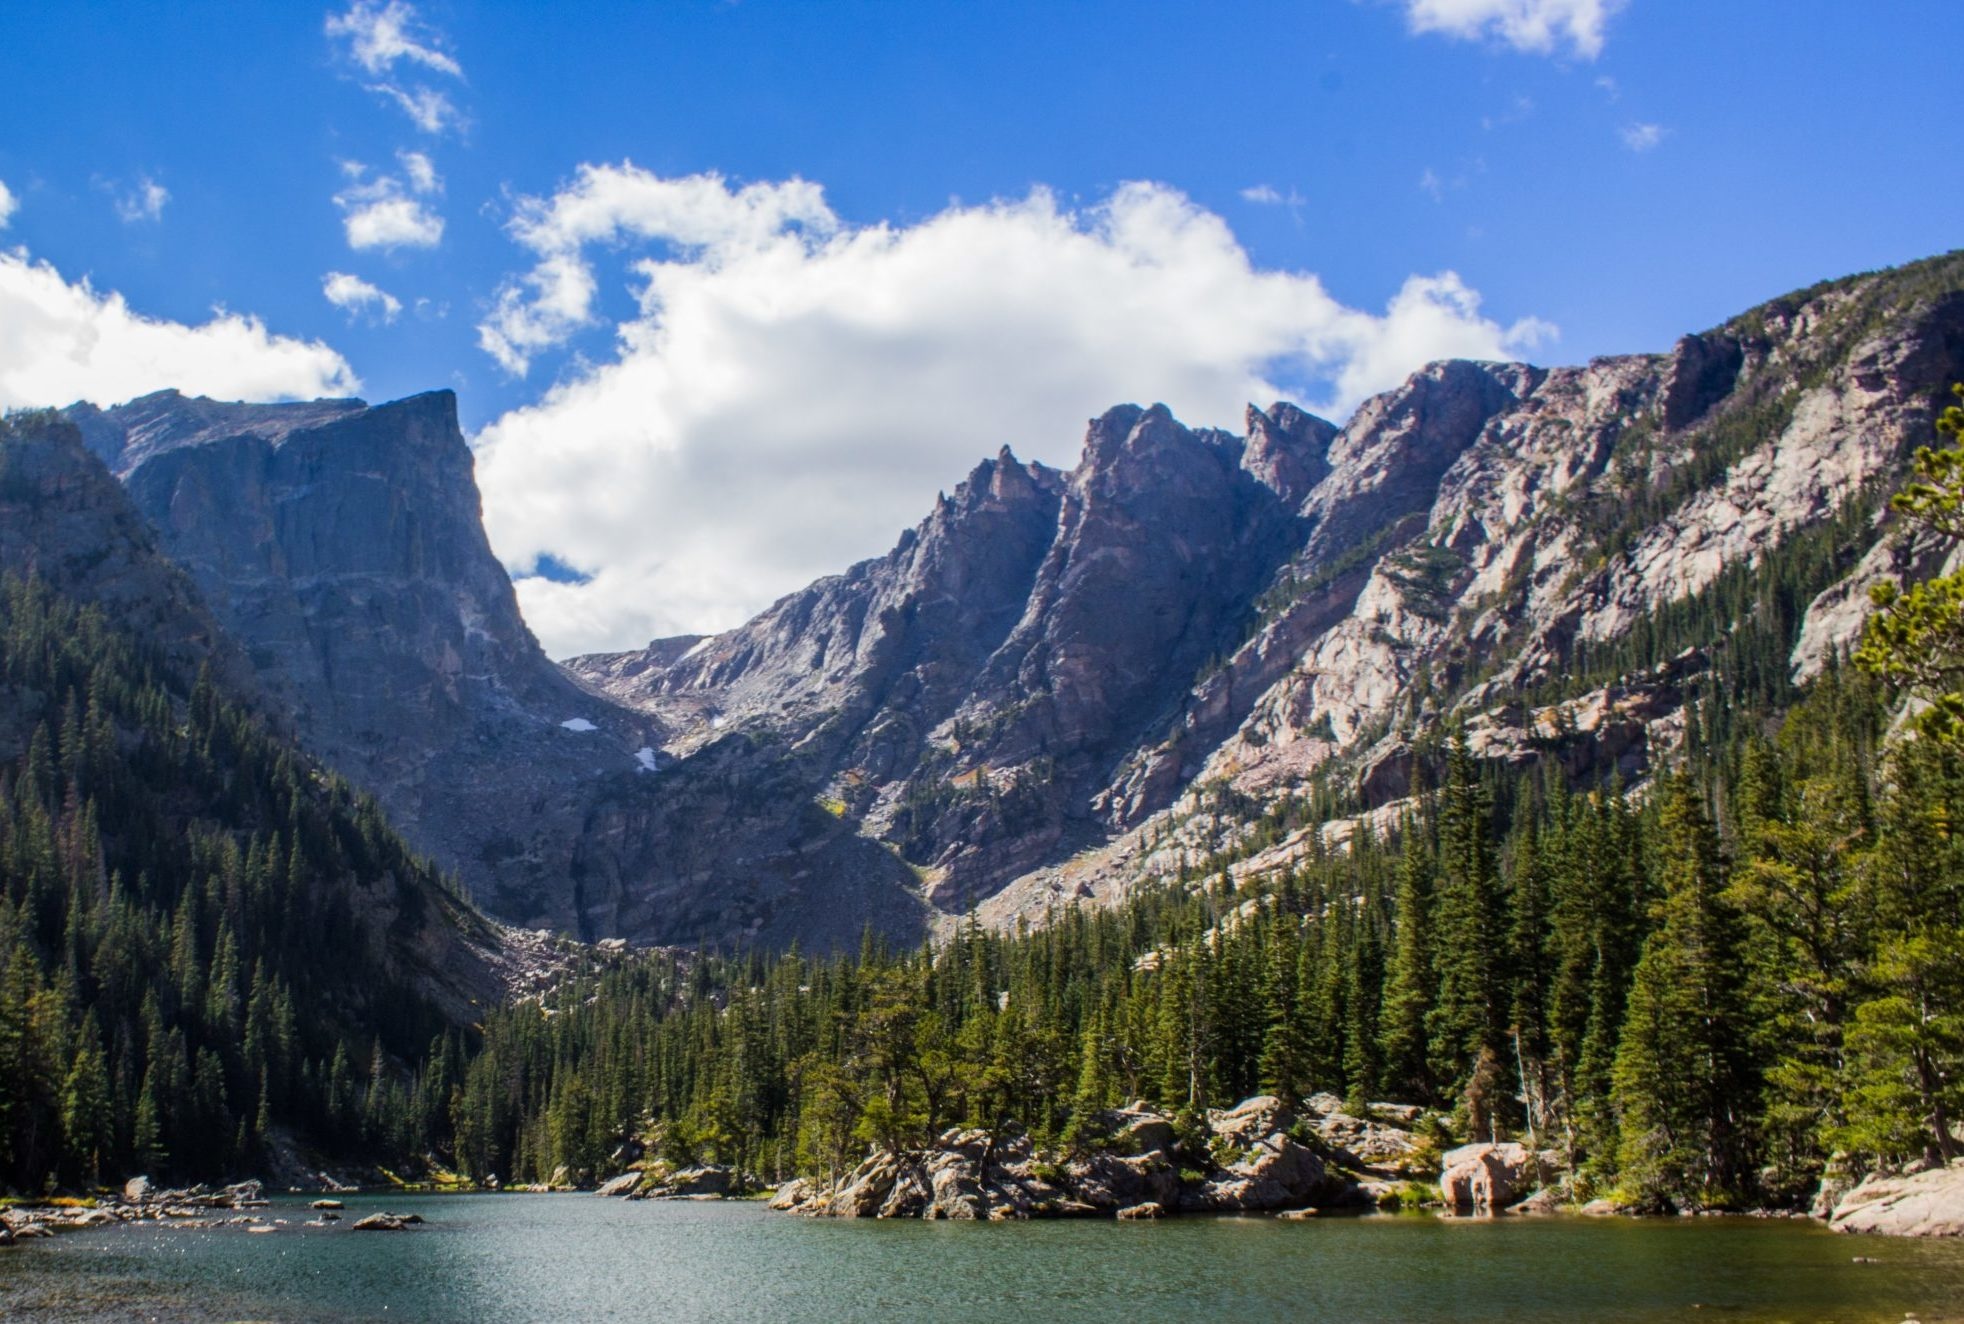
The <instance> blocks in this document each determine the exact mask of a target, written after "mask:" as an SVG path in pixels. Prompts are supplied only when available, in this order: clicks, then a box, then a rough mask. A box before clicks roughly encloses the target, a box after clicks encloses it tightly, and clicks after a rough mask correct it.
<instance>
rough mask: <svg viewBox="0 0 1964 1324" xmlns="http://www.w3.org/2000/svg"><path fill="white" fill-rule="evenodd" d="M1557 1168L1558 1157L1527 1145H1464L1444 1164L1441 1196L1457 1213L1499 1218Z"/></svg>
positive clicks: (1441, 1173) (1440, 1185)
mask: <svg viewBox="0 0 1964 1324" xmlns="http://www.w3.org/2000/svg"><path fill="white" fill-rule="evenodd" d="M1557 1166H1558V1162H1557V1156H1555V1155H1552V1154H1537V1153H1535V1152H1534V1151H1533V1150H1531V1149H1529V1148H1528V1147H1527V1146H1525V1145H1518V1144H1511V1143H1510V1144H1504V1145H1491V1144H1477V1145H1461V1146H1460V1147H1459V1148H1458V1149H1453V1150H1448V1151H1447V1152H1446V1155H1445V1157H1444V1159H1443V1160H1442V1168H1441V1171H1440V1173H1439V1193H1440V1195H1441V1196H1443V1197H1444V1198H1445V1202H1446V1207H1447V1208H1448V1209H1451V1210H1452V1211H1453V1212H1454V1213H1457V1214H1497V1213H1500V1212H1501V1211H1503V1210H1505V1209H1508V1208H1510V1207H1511V1206H1513V1205H1516V1204H1518V1203H1520V1202H1521V1201H1522V1200H1525V1199H1526V1198H1527V1197H1528V1196H1529V1195H1531V1194H1533V1193H1534V1192H1535V1191H1536V1190H1538V1189H1539V1188H1540V1187H1541V1185H1542V1183H1544V1182H1546V1181H1548V1180H1549V1179H1550V1178H1551V1177H1552V1176H1553V1175H1554V1173H1555V1171H1556V1168H1557Z"/></svg>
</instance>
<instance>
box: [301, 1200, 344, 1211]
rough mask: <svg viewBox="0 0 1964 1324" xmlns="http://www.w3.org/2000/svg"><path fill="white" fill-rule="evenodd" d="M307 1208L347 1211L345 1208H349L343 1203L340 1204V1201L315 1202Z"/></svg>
mask: <svg viewBox="0 0 1964 1324" xmlns="http://www.w3.org/2000/svg"><path fill="white" fill-rule="evenodd" d="M307 1207H308V1208H309V1209H345V1208H347V1206H346V1205H344V1204H342V1203H341V1202H340V1201H339V1200H316V1201H314V1202H313V1203H312V1204H310V1205H308V1206H307Z"/></svg>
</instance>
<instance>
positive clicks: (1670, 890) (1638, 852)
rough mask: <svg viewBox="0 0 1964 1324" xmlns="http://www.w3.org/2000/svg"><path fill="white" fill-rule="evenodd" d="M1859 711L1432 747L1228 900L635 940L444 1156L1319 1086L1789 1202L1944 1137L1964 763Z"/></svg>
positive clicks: (785, 1170) (900, 1123)
mask: <svg viewBox="0 0 1964 1324" xmlns="http://www.w3.org/2000/svg"><path fill="white" fill-rule="evenodd" d="M1714 702H1715V703H1716V702H1718V701H1717V700H1714ZM1887 719H1888V712H1887V707H1886V705H1885V703H1884V701H1883V696H1882V694H1881V693H1880V691H1879V689H1878V687H1877V686H1876V685H1875V684H1874V683H1873V682H1871V681H1869V680H1868V679H1866V678H1865V677H1862V676H1860V675H1857V674H1850V673H1848V672H1845V671H1843V670H1841V669H1839V668H1837V669H1834V670H1831V671H1830V672H1829V674H1828V675H1827V676H1826V677H1825V678H1824V679H1823V680H1822V681H1821V682H1820V684H1819V685H1818V686H1817V687H1816V688H1815V691H1814V692H1813V693H1812V694H1811V695H1810V696H1809V697H1808V699H1807V700H1806V701H1805V702H1804V703H1803V704H1801V705H1800V706H1799V707H1798V708H1796V709H1795V710H1794V712H1793V713H1792V714H1791V716H1789V717H1788V719H1787V720H1786V721H1785V722H1784V723H1783V724H1781V726H1780V730H1779V733H1778V734H1777V736H1774V737H1771V738H1768V737H1765V736H1762V735H1760V734H1758V733H1757V732H1751V733H1741V734H1739V735H1736V736H1735V737H1734V738H1732V739H1730V740H1728V741H1726V742H1724V743H1722V744H1711V745H1706V746H1704V747H1702V748H1699V749H1697V750H1695V751H1694V754H1693V757H1692V759H1691V760H1690V761H1689V766H1688V767H1687V769H1686V771H1684V772H1683V773H1681V774H1679V775H1676V776H1673V777H1670V778H1667V779H1665V780H1664V781H1662V782H1661V783H1660V784H1659V785H1658V786H1657V787H1656V788H1655V789H1654V790H1653V791H1652V792H1651V793H1649V794H1646V795H1643V796H1641V797H1638V796H1632V795H1628V794H1624V793H1622V792H1619V791H1618V790H1617V789H1615V788H1614V787H1605V788H1602V789H1600V790H1597V791H1590V792H1584V793H1580V794H1576V793H1571V792H1569V791H1568V790H1566V789H1564V788H1563V787H1562V786H1561V785H1560V784H1559V783H1558V782H1556V783H1551V782H1550V781H1548V780H1547V779H1545V778H1544V777H1542V776H1540V775H1531V776H1528V777H1515V778H1509V777H1504V776H1496V775H1494V774H1493V773H1492V772H1491V771H1489V772H1487V773H1485V774H1483V773H1482V771H1481V770H1480V769H1479V768H1478V767H1477V766H1476V765H1475V763H1474V762H1473V760H1471V759H1470V758H1469V757H1468V756H1467V755H1466V753H1465V751H1464V747H1463V746H1460V745H1454V746H1452V747H1451V748H1450V749H1449V751H1448V753H1447V756H1446V760H1445V761H1446V766H1447V775H1446V778H1445V782H1444V784H1443V785H1442V786H1441V787H1439V788H1438V789H1437V790H1436V791H1433V792H1431V793H1428V794H1427V795H1426V796H1425V797H1424V799H1423V807H1422V808H1421V809H1420V810H1419V811H1418V812H1416V813H1415V814H1414V815H1412V816H1411V817H1409V818H1408V819H1407V820H1406V821H1405V822H1403V823H1402V824H1401V825H1400V827H1399V830H1398V831H1397V832H1396V833H1395V834H1394V835H1393V836H1392V837H1390V838H1389V839H1385V840H1379V839H1374V838H1370V837H1366V838H1364V839H1362V840H1360V841H1358V842H1357V843H1356V844H1355V845H1354V846H1353V847H1352V849H1351V850H1350V851H1348V852H1347V853H1341V854H1335V853H1333V854H1329V855H1326V856H1325V857H1323V858H1321V859H1317V860H1315V861H1312V862H1309V863H1306V864H1304V865H1303V866H1302V867H1300V868H1298V869H1295V870H1293V871H1291V872H1289V873H1287V874H1286V875H1284V876H1282V877H1281V878H1279V879H1276V880H1274V881H1273V882H1272V883H1269V884H1265V885H1262V886H1260V887H1258V888H1243V889H1240V890H1239V891H1237V890H1235V889H1233V888H1231V887H1230V886H1229V885H1228V884H1226V883H1225V882H1224V881H1222V880H1220V879H1219V878H1218V877H1209V876H1205V875H1203V876H1200V877H1197V878H1196V879H1195V880H1194V882H1193V885H1192V886H1191V888H1168V889H1164V890H1160V891H1155V892H1153V893H1151V894H1149V895H1145V896H1141V897H1140V898H1138V899H1136V900H1135V901H1133V902H1132V903H1131V904H1129V905H1127V906H1126V907H1124V908H1123V909H1121V910H1118V911H1096V912H1089V911H1085V910H1081V909H1072V910H1068V911H1066V912H1063V913H1061V914H1059V915H1058V916H1057V917H1056V918H1055V921H1054V922H1053V923H1052V924H1050V925H1048V926H1045V927H1043V928H1041V929H1038V930H1036V931H1034V932H1030V933H1025V934H1019V935H1015V936H1004V935H1000V934H995V933H990V932H986V931H983V930H981V929H979V928H969V929H967V930H965V931H964V932H963V933H962V934H961V935H960V936H959V937H958V938H957V939H956V940H954V941H952V942H950V943H948V944H947V945H945V946H943V947H941V948H939V949H936V950H923V951H920V952H907V953H889V952H886V951H883V950H881V949H880V948H878V947H877V946H869V948H868V949H867V950H865V951H862V952H861V953H859V954H858V955H857V956H854V957H849V958H844V959H839V960H828V961H809V960H805V959H802V958H800V957H798V956H796V955H791V956H787V957H784V958H781V959H779V960H776V961H765V960H762V959H752V960H747V961H745V960H738V961H718V960H707V959H706V960H700V961H683V960H678V959H676V958H672V957H669V958H662V959H657V960H651V961H648V962H646V963H644V964H642V965H640V966H638V967H636V968H633V969H630V970H626V971H621V972H617V973H612V974H609V975H606V976H604V977H602V978H600V979H598V980H596V981H593V982H582V983H577V984H574V985H571V986H569V987H566V988H564V989H562V990H561V991H560V992H559V994H558V995H557V996H555V997H554V998H552V999H550V1000H549V1001H548V1003H547V1004H546V1005H545V1006H536V1005H521V1006H518V1007H515V1008H513V1009H511V1010H509V1011H507V1012H505V1013H503V1014H501V1015H500V1016H498V1017H497V1018H495V1019H494V1020H493V1021H492V1022H491V1023H490V1025H489V1026H488V1038H487V1045H486V1049H485V1052H484V1054H483V1056H481V1057H480V1058H479V1059H478V1060H477V1061H476V1062H474V1063H473V1064H472V1066H471V1068H470V1071H469V1073H468V1083H467V1085H466V1087H465V1090H464V1094H463V1097H462V1102H461V1105H460V1108H459V1110H458V1112H457V1126H458V1132H457V1152H458V1156H459V1158H460V1160H461V1161H462V1163H463V1164H464V1166H465V1167H466V1168H467V1169H468V1170H470V1171H473V1172H477V1173H480V1174H482V1173H488V1172H499V1173H505V1174H518V1175H521V1176H527V1177H533V1178H538V1179H543V1178H544V1177H546V1176H547V1175H548V1174H550V1173H551V1172H552V1171H553V1170H554V1169H555V1168H557V1167H560V1166H562V1165H563V1166H565V1167H566V1168H567V1169H568V1170H569V1171H570V1172H571V1173H573V1174H584V1175H586V1176H589V1177H591V1176H595V1175H598V1174H601V1173H602V1171H603V1169H604V1167H605V1165H606V1163H607V1161H608V1155H609V1154H610V1152H611V1151H613V1150H614V1149H615V1148H616V1147H617V1146H618V1145H619V1143H620V1142H621V1140H622V1139H623V1138H624V1137H626V1136H629V1135H632V1134H637V1133H640V1132H642V1131H645V1130H650V1129H651V1130H652V1133H653V1134H654V1136H655V1137H657V1139H658V1142H659V1144H660V1145H661V1146H662V1147H663V1148H664V1149H665V1151H666V1153H667V1155H668V1157H670V1158H671V1159H673V1160H675V1161H678V1162H680V1161H688V1160H694V1159H698V1158H700V1159H707V1160H714V1161H720V1162H724V1163H730V1164H738V1165H742V1166H746V1167H750V1168H753V1169H755V1170H757V1171H760V1172H762V1173H763V1174H765V1175H766V1176H776V1175H787V1174H789V1173H791V1172H794V1171H800V1172H806V1173H827V1172H836V1171H837V1170H838V1169H839V1168H840V1167H841V1166H842V1165H843V1166H850V1164H851V1162H852V1161H853V1160H854V1158H855V1157H856V1155H857V1154H858V1153H860V1152H862V1151H863V1149H864V1146H865V1145H866V1144H868V1143H876V1144H882V1145H887V1146H891V1147H895V1148H903V1149H904V1148H914V1147H919V1146H921V1145H923V1144H925V1143H926V1142H927V1140H928V1139H930V1138H931V1137H932V1136H933V1135H934V1134H935V1133H937V1132H938V1131H939V1130H940V1129H941V1128H943V1127H946V1126H949V1125H953V1124H956V1123H965V1124H972V1125H978V1126H983V1127H990V1128H1009V1129H1016V1128H1027V1129H1028V1130H1029V1131H1031V1132H1033V1133H1034V1134H1035V1135H1036V1136H1037V1137H1038V1138H1039V1139H1040V1141H1043V1142H1046V1143H1052V1144H1061V1145H1069V1144H1071V1143H1072V1142H1073V1140H1074V1138H1075V1132H1074V1129H1073V1126H1074V1122H1076V1121H1077V1120H1078V1119H1080V1118H1084V1117H1086V1116H1088V1115H1089V1114H1090V1113H1093V1112H1095V1111H1097V1110H1100V1109H1103V1108H1107V1107H1111V1106H1114V1105H1116V1104H1118V1103H1119V1102H1121V1101H1123V1100H1126V1099H1131V1098H1143V1099H1145V1100H1147V1101H1149V1102H1152V1103H1155V1104H1158V1105H1161V1106H1163V1107H1165V1108H1168V1109H1169V1110H1174V1111H1183V1112H1188V1113H1192V1112H1195V1111H1197V1110H1199V1109H1201V1108H1204V1107H1207V1106H1210V1105H1211V1106H1222V1105H1223V1104H1226V1103H1231V1102H1233V1101H1235V1100H1238V1099H1240V1098H1242V1097H1244V1096H1246V1095H1250V1094H1254V1093H1257V1092H1263V1093H1274V1094H1278V1095H1281V1096H1282V1097H1284V1098H1285V1099H1295V1098H1301V1097H1303V1096H1306V1095H1308V1094H1309V1093H1311V1092H1313V1091H1331V1092H1334V1093H1337V1094H1339V1095H1343V1096H1347V1097H1349V1098H1350V1099H1352V1100H1355V1101H1357V1102H1359V1103H1364V1102H1368V1101H1371V1100H1380V1099H1382V1100H1397V1101H1402V1102H1413V1103H1423V1104H1427V1105H1430V1106H1432V1107H1434V1108H1437V1109H1439V1110H1440V1111H1441V1113H1442V1114H1444V1115H1445V1119H1446V1121H1447V1124H1448V1127H1449V1129H1450V1130H1451V1131H1452V1132H1453V1133H1454V1134H1458V1135H1465V1136H1475V1137H1485V1136H1487V1135H1489V1134H1492V1133H1499V1134H1503V1135H1513V1134H1521V1135H1529V1134H1532V1135H1533V1136H1535V1137H1536V1138H1538V1139H1539V1140H1540V1141H1541V1143H1543V1144H1548V1145H1553V1146H1555V1147H1557V1148H1559V1149H1561V1150H1562V1151H1563V1152H1564V1153H1565V1154H1566V1155H1567V1156H1569V1158H1570V1159H1571V1161H1572V1163H1573V1164H1574V1166H1575V1169H1576V1171H1577V1173H1578V1175H1579V1185H1578V1189H1579V1190H1582V1191H1594V1192H1598V1193H1600V1192H1604V1191H1611V1190H1616V1191H1621V1192H1622V1193H1623V1194H1624V1195H1626V1196H1627V1197H1629V1198H1630V1199H1632V1200H1634V1201H1636V1202H1638V1203H1642V1204H1648V1205H1651V1206H1654V1207H1657V1206H1663V1205H1667V1204H1669V1205H1693V1206H1701V1207H1702V1206H1719V1207H1733V1206H1742V1205H1747V1204H1756V1203H1762V1202H1777V1203H1782V1204H1794V1203H1800V1202H1804V1201H1805V1199H1806V1198H1807V1197H1808V1196H1809V1195H1811V1193H1812V1191H1813V1190H1814V1187H1815V1186H1816V1185H1817V1184H1818V1182H1819V1180H1820V1177H1821V1175H1822V1171H1823V1168H1824V1166H1825V1164H1826V1162H1827V1160H1828V1158H1829V1156H1830V1155H1831V1154H1835V1153H1842V1154H1845V1155H1847V1159H1846V1162H1848V1163H1850V1164H1852V1165H1856V1166H1863V1165H1874V1164H1878V1163H1882V1162H1887V1161H1893V1160H1900V1159H1903V1158H1907V1157H1912V1156H1918V1155H1921V1154H1922V1153H1923V1152H1924V1151H1926V1150H1931V1151H1937V1150H1942V1149H1944V1147H1945V1146H1946V1145H1948V1144H1949V1143H1950V1141H1949V1133H1948V1132H1947V1131H1946V1130H1945V1129H1944V1126H1943V1124H1942V1123H1943V1119H1944V1118H1945V1117H1946V1116H1952V1117H1954V1116H1955V1115H1956V1111H1957V1108H1958V1104H1959V1100H1958V1099H1957V1098H1956V1097H1955V1095H1956V1092H1957V1090H1958V1083H1957V1082H1958V1077H1959V1071H1958V1068H1959V1067H1960V1066H1964V855H1960V852H1959V845H1958V843H1957V842H1956V841H1955V840H1954V838H1953V836H1952V834H1951V832H1950V826H1949V825H1950V824H1951V823H1953V822H1955V821H1957V820H1958V816H1959V815H1960V813H1964V766H1960V764H1959V762H1958V760H1957V759H1956V758H1955V757H1953V756H1951V755H1949V754H1947V753H1944V752H1942V751H1941V750H1939V749H1937V748H1936V747H1935V746H1933V745H1931V744H1929V743H1927V742H1926V743H1917V742H1909V743H1904V744H1901V745H1897V746H1893V747H1891V752H1889V753H1886V754H1885V753H1884V752H1883V747H1882V732H1883V729H1884V727H1885V725H1886V723H1887ZM1713 725H1718V724H1717V723H1713ZM651 1123H652V1127H651V1126H650V1124H651Z"/></svg>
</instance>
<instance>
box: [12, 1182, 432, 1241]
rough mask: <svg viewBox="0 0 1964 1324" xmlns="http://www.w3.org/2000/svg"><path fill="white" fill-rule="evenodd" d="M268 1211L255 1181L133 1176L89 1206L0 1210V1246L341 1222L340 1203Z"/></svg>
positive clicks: (402, 1218)
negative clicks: (292, 1213)
mask: <svg viewBox="0 0 1964 1324" xmlns="http://www.w3.org/2000/svg"><path fill="white" fill-rule="evenodd" d="M271 1207H272V1201H271V1200H268V1199H267V1198H266V1194H265V1185H264V1183H262V1182H258V1181H246V1182H239V1183H237V1184H235V1185H231V1186H222V1187H217V1188H213V1187H210V1186H187V1187H179V1188H175V1189H170V1190H161V1189H158V1188H155V1187H153V1186H152V1185H151V1184H150V1179H149V1178H147V1177H132V1178H131V1179H130V1180H129V1181H128V1182H126V1183H124V1186H123V1190H122V1193H121V1194H120V1195H117V1196H111V1197H109V1198H106V1199H101V1200H97V1201H96V1202H95V1203H94V1204H92V1205H80V1204H71V1203H62V1204H52V1203H51V1204H41V1205H16V1206H13V1207H11V1208H6V1209H0V1246H12V1245H16V1244H18V1243H20V1242H23V1241H33V1240H36V1239H39V1238H42V1237H52V1236H55V1235H57V1234H58V1233H63V1232H81V1231H86V1230H88V1229H91V1228H103V1227H120V1226H129V1225H134V1224H141V1223H146V1222H147V1223H154V1224H156V1225H158V1226H160V1227H168V1228H171V1229H174V1230H186V1231H188V1230H193V1229H206V1230H209V1229H215V1228H232V1229H237V1230H242V1231H245V1232H262V1233H263V1232H276V1231H278V1230H280V1229H281V1228H285V1227H310V1228H328V1227H333V1226H334V1225H335V1224H337V1223H339V1222H340V1221H341V1213H342V1210H343V1209H344V1208H345V1205H344V1204H343V1202H342V1201H340V1200H335V1199H318V1200H315V1201H313V1202H312V1203H311V1204H310V1205H309V1206H308V1208H309V1211H310V1212H311V1213H312V1214H313V1217H312V1218H310V1219H306V1220H303V1221H300V1222H295V1221H294V1220H292V1219H287V1218H279V1217H275V1216H274V1215H272V1214H268V1213H257V1212H252V1211H255V1210H265V1209H270V1208H271ZM422 1222H423V1216H422V1215H421V1214H415V1213H409V1214H398V1213H391V1212H388V1211H378V1212H376V1213H372V1214H368V1215H366V1216H364V1217H362V1218H358V1219H356V1220H354V1221H353V1222H351V1223H349V1224H348V1228H349V1230H350V1231H354V1232H401V1231H405V1230H407V1229H408V1228H411V1227H414V1226H417V1225H418V1224H421V1223H422Z"/></svg>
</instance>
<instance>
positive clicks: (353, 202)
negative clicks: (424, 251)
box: [334, 152, 443, 250]
mask: <svg viewBox="0 0 1964 1324" xmlns="http://www.w3.org/2000/svg"><path fill="white" fill-rule="evenodd" d="M411 162H413V163H414V164H411ZM404 165H405V168H406V171H407V173H408V175H409V179H410V183H409V184H408V185H404V183H403V181H402V180H401V179H399V178H397V177H396V176H394V175H377V176H376V177H375V178H373V179H369V178H367V177H366V176H367V174H368V170H367V167H366V166H363V165H362V164H361V163H360V162H358V161H349V162H346V163H344V164H343V165H342V170H343V171H344V172H345V173H346V174H347V175H348V177H349V179H350V181H351V182H350V183H349V185H348V187H347V188H345V189H343V190H342V191H341V192H339V193H337V194H335V195H334V205H335V206H337V207H339V208H340V209H341V213H342V216H341V228H342V230H343V231H344V232H345V233H346V234H347V237H348V247H350V248H353V249H356V250H361V249H369V248H382V249H396V248H435V247H436V246H437V245H438V244H439V243H441V242H442V241H443V217H441V216H439V215H438V214H437V213H436V211H435V210H434V209H432V208H431V207H430V205H429V204H428V203H426V202H425V201H423V200H422V199H420V198H417V197H413V196H411V192H412V190H413V191H415V192H419V193H427V192H429V191H430V190H431V189H433V188H435V187H436V172H435V170H434V168H432V167H431V165H430V163H429V158H428V157H426V156H423V155H421V154H420V153H415V152H410V153H406V154H405V159H404ZM426 180H427V181H428V182H427V183H425V181H426Z"/></svg>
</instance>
